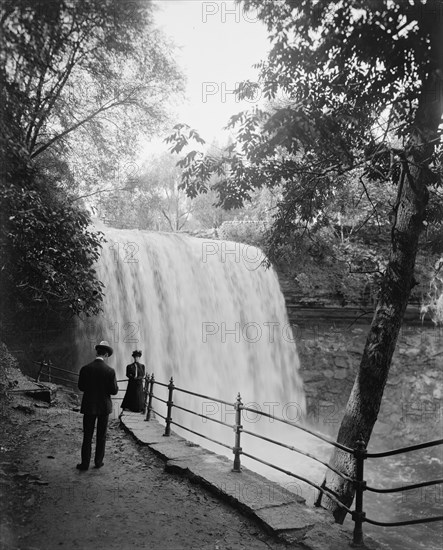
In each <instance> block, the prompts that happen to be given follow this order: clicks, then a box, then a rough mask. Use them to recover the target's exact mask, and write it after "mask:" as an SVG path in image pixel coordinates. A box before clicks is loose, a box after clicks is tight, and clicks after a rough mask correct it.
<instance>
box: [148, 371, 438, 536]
mask: <svg viewBox="0 0 443 550" xmlns="http://www.w3.org/2000/svg"><path fill="white" fill-rule="evenodd" d="M145 382H146V383H145V396H146V420H147V421H149V420H150V419H151V418H152V414H153V413H154V414H155V415H156V416H159V417H160V418H162V419H163V420H164V421H165V432H164V435H165V436H169V435H171V425H174V426H177V427H178V428H182V429H183V430H185V431H187V432H190V433H192V434H194V435H197V436H199V437H202V438H203V439H206V440H209V441H211V442H213V443H216V444H217V445H221V446H222V447H225V448H227V449H230V450H232V452H233V454H234V461H233V467H232V470H233V471H234V472H241V458H240V457H241V456H242V455H243V456H245V457H248V458H250V459H252V460H255V461H257V462H260V463H261V464H265V465H266V466H269V467H271V468H273V469H274V470H278V471H279V472H282V473H284V474H286V475H288V476H291V477H294V478H296V479H298V480H300V481H303V482H305V483H307V484H308V485H310V486H312V487H314V488H315V489H317V490H318V491H319V498H318V499H317V501H316V503H315V505H316V506H320V501H321V496H322V495H325V496H327V497H328V498H330V499H331V500H333V501H334V502H335V503H336V504H337V506H339V507H340V508H342V509H344V510H346V512H347V513H349V514H350V515H351V518H352V520H353V521H354V532H353V545H354V546H364V544H363V523H364V522H367V523H370V524H372V525H378V526H382V527H398V526H405V525H415V524H419V523H430V522H434V521H442V520H443V515H442V516H433V517H427V518H420V519H413V520H406V521H395V522H382V521H375V520H372V519H370V518H368V517H366V514H365V512H364V510H363V495H364V492H365V491H371V492H374V493H397V492H400V491H408V490H412V489H418V488H420V487H429V486H431V485H439V484H442V483H443V479H434V480H432V481H424V482H421V483H414V484H411V485H406V486H403V487H393V488H388V489H380V488H376V487H371V486H369V485H367V482H366V481H365V479H364V463H365V460H366V459H368V458H382V457H389V456H394V455H398V454H402V453H408V452H411V451H416V450H419V449H426V448H429V447H435V446H437V445H441V444H442V443H443V439H438V440H435V441H429V442H427V443H422V444H420V445H412V446H409V447H403V448H400V449H394V450H392V451H387V452H382V453H368V452H367V450H366V445H365V442H364V441H362V440H359V441H357V442H356V445H355V448H353V449H352V448H350V447H346V446H345V445H341V444H340V443H337V442H336V441H333V440H332V439H330V438H328V437H326V436H324V435H323V434H320V433H317V432H315V431H312V430H310V429H308V428H305V427H303V426H300V425H299V424H296V423H294V422H291V421H289V420H286V419H284V418H281V417H279V416H276V415H273V414H268V413H265V412H262V411H259V410H257V409H252V408H249V407H246V406H244V405H243V403H242V400H241V396H240V394H238V395H237V399H236V401H235V402H234V403H232V402H228V401H224V400H222V399H218V398H215V397H210V396H207V395H203V394H201V393H196V392H192V391H189V390H186V389H183V388H179V387H177V386H175V385H174V380H173V378H171V379H170V381H169V384H165V383H162V382H158V381H157V380H155V378H154V375H153V374H151V375H150V376H147V377H146V379H145ZM156 385H157V386H162V387H164V388H166V389H167V391H168V397H167V399H161V398H160V397H158V396H156V395H155V394H154V386H156ZM174 392H181V393H184V394H188V395H191V396H194V397H197V398H201V399H210V400H211V401H214V402H215V403H220V404H224V405H228V406H231V407H232V406H233V407H234V410H235V423H234V424H229V423H227V422H223V421H222V420H218V419H216V418H212V417H211V416H208V415H205V414H202V413H199V412H196V411H193V410H191V409H187V408H185V407H181V406H179V405H176V404H175V403H174V400H173V399H174ZM154 400H155V401H158V402H161V403H163V404H165V405H166V410H167V412H166V416H164V415H162V414H160V412H159V411H158V410H157V409H155V408H154V407H153V401H154ZM174 408H175V409H178V410H181V411H184V412H186V413H189V414H191V415H194V416H198V417H200V418H204V419H205V420H209V421H211V422H216V423H217V424H222V425H224V426H226V427H228V428H231V429H233V430H234V445H233V446H232V447H231V446H230V445H227V444H226V443H224V442H222V441H218V440H216V439H214V438H211V437H208V436H207V435H205V434H203V433H201V432H197V431H195V430H192V429H190V428H189V427H187V426H185V425H183V424H179V423H178V422H176V421H175V420H173V417H172V411H173V409H174ZM242 411H250V412H253V413H255V414H259V415H261V416H265V417H268V418H270V419H272V420H276V421H277V422H281V423H283V424H287V425H289V426H293V427H294V428H297V429H299V430H302V431H303V432H306V433H308V434H310V435H312V436H314V437H316V438H318V439H320V440H322V441H323V442H325V443H327V444H329V445H332V446H333V447H336V448H337V449H340V450H342V451H344V452H346V453H349V454H350V455H352V456H353V457H354V458H355V461H356V477H355V478H351V477H349V476H347V475H346V474H343V473H342V472H340V471H339V470H337V469H335V468H333V467H332V466H330V465H329V464H328V463H326V462H324V461H322V460H320V459H319V458H317V457H315V456H313V455H312V454H310V453H307V452H305V451H303V450H301V449H298V448H296V447H294V446H292V445H286V444H285V443H282V442H280V441H277V440H274V439H271V438H269V437H265V436H263V435H260V434H257V433H254V432H251V431H249V430H245V429H244V427H243V425H242ZM242 434H248V435H250V436H252V437H256V438H259V439H261V440H264V441H267V442H269V443H272V444H275V445H278V446H280V447H284V448H286V449H289V450H291V451H294V452H296V453H299V454H302V455H304V456H306V457H308V458H310V459H312V460H315V461H317V462H319V463H320V464H322V465H323V466H326V468H328V469H329V470H332V471H333V472H334V473H336V474H337V475H338V476H340V477H341V478H343V479H345V480H346V481H349V482H351V483H352V484H353V485H354V488H355V509H354V510H351V509H350V508H348V507H347V506H345V505H344V504H343V503H342V502H340V500H339V499H338V497H337V496H336V495H335V494H334V493H333V492H331V491H330V490H329V489H328V488H327V487H325V486H324V485H323V486H320V485H318V484H316V483H314V482H313V481H311V480H309V479H307V478H305V477H303V476H300V475H298V474H296V473H294V472H291V471H289V470H286V469H284V468H280V467H279V466H276V465H274V464H271V463H270V462H267V461H265V460H263V459H261V458H259V457H257V456H254V455H252V454H249V453H247V452H245V451H244V450H243V449H242V446H241V435H242Z"/></svg>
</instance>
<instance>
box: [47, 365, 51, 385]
mask: <svg viewBox="0 0 443 550" xmlns="http://www.w3.org/2000/svg"><path fill="white" fill-rule="evenodd" d="M48 382H51V361H48Z"/></svg>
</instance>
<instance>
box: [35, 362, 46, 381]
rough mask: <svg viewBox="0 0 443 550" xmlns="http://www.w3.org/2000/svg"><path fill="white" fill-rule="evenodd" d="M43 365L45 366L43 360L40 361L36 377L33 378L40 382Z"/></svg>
mask: <svg viewBox="0 0 443 550" xmlns="http://www.w3.org/2000/svg"><path fill="white" fill-rule="evenodd" d="M44 366H45V362H44V361H40V368H39V371H38V374H37V378H36V379H35V381H36V382H40V376H41V374H42V370H43V367H44Z"/></svg>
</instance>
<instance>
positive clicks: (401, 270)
mask: <svg viewBox="0 0 443 550" xmlns="http://www.w3.org/2000/svg"><path fill="white" fill-rule="evenodd" d="M244 5H245V8H246V9H249V8H254V9H255V10H256V11H257V13H258V17H259V18H260V19H261V20H262V21H264V22H265V24H266V25H267V28H268V32H269V37H270V40H271V42H272V49H271V51H270V53H269V56H268V59H267V60H266V61H265V62H262V63H260V64H259V68H260V82H259V83H251V82H245V83H243V84H242V85H241V86H240V87H239V90H238V92H239V95H240V96H242V97H254V96H255V97H257V90H262V91H263V95H264V97H265V98H266V99H267V100H268V101H269V104H268V105H267V106H266V108H259V107H258V106H257V107H256V108H255V109H254V110H253V111H252V112H249V113H246V112H245V113H240V114H239V115H236V116H235V117H233V118H232V119H231V121H230V126H231V127H233V128H237V143H236V144H234V145H233V146H231V147H229V148H228V149H227V150H226V152H225V155H223V157H222V158H221V159H214V158H212V157H204V156H199V155H198V154H195V153H193V152H191V153H189V154H188V156H187V157H185V159H184V160H183V161H182V166H184V168H185V174H184V181H183V183H184V185H185V186H186V187H187V188H188V190H189V192H190V193H191V195H192V194H193V193H195V192H196V191H198V192H202V191H204V190H205V189H206V182H207V181H208V178H209V177H210V175H211V174H212V173H217V174H219V175H221V176H223V177H222V178H221V182H220V185H219V186H218V190H219V193H220V202H221V204H223V205H225V206H228V207H233V206H238V205H241V204H242V203H243V201H245V200H247V199H248V196H249V194H250V191H251V189H254V188H257V187H261V186H263V185H266V186H270V187H274V186H276V185H280V184H283V199H282V201H281V202H280V204H279V209H278V212H277V214H276V216H275V221H274V226H273V232H272V234H271V237H270V241H269V253H270V255H271V258H272V257H273V256H275V254H278V253H279V251H280V250H281V249H282V246H285V245H286V246H287V245H288V244H289V245H290V244H291V239H293V236H294V234H296V233H297V232H300V231H305V232H308V231H310V230H311V229H312V228H313V227H315V225H316V223H317V224H318V220H320V219H321V216H322V215H323V213H324V212H325V211H326V210H327V208H328V205H329V204H330V203H331V201H334V200H335V199H336V197H337V194H338V193H340V192H342V190H343V182H344V177H345V176H346V175H347V174H349V175H350V176H351V177H353V178H354V179H355V181H359V183H360V185H361V189H362V190H363V191H364V192H367V190H368V185H369V183H370V182H379V184H380V185H381V188H382V189H383V187H384V188H385V189H386V192H384V191H383V192H381V193H380V194H379V195H378V197H379V198H383V199H384V200H386V199H387V198H388V197H389V196H390V195H391V193H390V192H389V191H388V190H389V189H390V186H391V185H394V186H395V187H394V189H395V199H394V201H393V204H392V205H389V202H388V201H387V202H386V204H385V206H384V208H383V209H382V210H383V211H384V212H383V211H380V216H381V217H384V223H385V222H386V218H385V213H386V209H387V208H388V207H389V208H388V210H389V215H388V219H389V221H390V228H389V233H388V235H389V254H388V255H387V256H386V257H385V258H384V269H383V271H382V274H381V276H380V280H379V285H378V286H379V292H378V302H377V306H376V309H375V313H374V317H373V320H372V324H371V327H370V330H369V333H368V337H367V341H366V345H365V348H364V351H363V356H362V360H361V364H360V368H359V371H358V374H357V377H356V380H355V384H354V387H353V389H352V392H351V395H350V398H349V401H348V405H347V408H346V411H345V415H344V418H343V422H342V424H341V426H340V429H339V433H338V441H339V442H340V443H342V444H344V445H346V446H349V447H354V446H355V444H356V441H357V440H358V439H362V440H363V441H364V442H365V444H367V443H368V442H369V439H370V436H371V433H372V429H373V426H374V424H375V422H376V420H377V415H378V412H379V409H380V403H381V399H382V395H383V390H384V386H385V384H386V380H387V377H388V373H389V368H390V364H391V358H392V354H393V352H394V349H395V345H396V341H397V337H398V334H399V329H400V326H401V323H402V319H403V316H404V312H405V309H406V306H407V303H408V300H409V297H410V293H411V290H412V289H413V287H414V286H415V285H416V280H415V277H414V268H415V263H416V256H417V252H418V250H419V249H420V247H421V246H422V245H423V240H422V241H421V244H419V243H420V240H419V239H420V236H421V235H422V233H423V228H424V227H425V226H427V227H430V226H434V227H435V230H433V231H434V234H438V233H439V232H440V228H441V220H442V217H443V216H442V213H443V207H442V203H443V201H442V196H441V145H440V130H439V125H440V122H441V115H442V103H443V102H442V90H443V87H442V78H443V55H442V48H443V41H442V40H441V34H442V20H443V12H442V2H441V1H439V0H429V1H427V2H421V1H418V0H411V1H409V2H403V1H400V0H399V1H395V0H392V1H389V2H388V1H387V0H371V1H370V2H363V1H361V0H342V1H341V2H332V1H329V0H318V1H317V2H313V1H311V0H297V1H295V0H279V1H278V2H274V1H273V0H264V1H263V0H245V1H244ZM193 133H194V135H195V131H193ZM183 136H184V137H183ZM189 137H190V132H189V130H188V129H186V128H185V127H183V126H181V127H177V128H176V130H175V132H174V133H173V134H172V135H171V136H170V139H171V141H172V142H174V143H175V144H176V147H178V150H180V144H182V143H185V142H187V141H188V139H189ZM365 190H366V191H365ZM360 192H361V191H360ZM371 201H372V202H374V197H371ZM331 466H333V467H335V469H338V470H340V471H341V472H343V473H345V474H346V475H347V476H349V477H355V471H354V468H355V463H354V459H353V457H352V456H351V457H350V456H349V455H348V454H346V453H343V452H341V451H336V452H334V454H333V456H332V458H331ZM325 487H326V489H329V490H330V491H332V492H333V493H334V494H336V495H337V496H338V497H339V499H340V500H341V501H342V502H343V503H344V504H345V505H347V506H349V505H350V504H351V503H352V499H353V494H354V489H353V486H352V484H351V483H349V482H347V481H345V480H343V479H342V478H341V477H339V476H337V475H336V474H335V473H333V472H329V473H328V474H327V476H326V479H325ZM323 502H324V505H325V506H327V507H328V508H330V509H331V510H332V511H333V513H334V516H335V518H336V521H338V522H342V521H343V519H344V517H345V513H344V512H343V509H341V508H339V507H338V506H337V505H336V504H335V503H334V502H333V501H332V500H330V499H327V498H325V499H323Z"/></svg>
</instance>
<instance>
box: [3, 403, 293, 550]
mask: <svg viewBox="0 0 443 550" xmlns="http://www.w3.org/2000/svg"><path fill="white" fill-rule="evenodd" d="M12 405H14V404H12ZM17 406H18V408H11V404H9V405H8V407H7V411H6V408H5V407H4V409H3V410H2V417H3V418H2V427H1V437H2V439H1V448H0V491H1V500H0V514H1V520H0V547H1V548H2V549H5V550H6V549H8V550H9V549H11V550H12V549H14V550H15V549H23V550H36V549H41V550H51V549H56V548H57V549H65V550H71V549H79V550H89V549H91V550H92V549H94V550H101V549H106V550H113V549H118V550H127V549H131V550H132V549H137V548H143V549H152V550H185V549H208V550H209V549H211V550H216V549H218V550H227V549H232V550H234V549H235V550H237V549H245V550H246V549H247V550H251V549H252V550H255V549H257V550H261V549H263V550H265V549H269V548H272V549H275V550H281V549H283V548H287V546H286V545H285V544H284V543H281V542H279V541H277V540H275V539H274V538H273V537H272V536H269V535H268V534H266V533H264V532H263V531H262V529H261V528H260V527H259V526H258V525H256V524H255V523H254V522H253V521H252V520H250V519H248V518H246V517H244V516H242V515H241V514H240V513H238V512H237V511H235V510H233V509H232V508H230V507H229V506H227V505H226V504H224V503H223V502H221V501H219V500H218V499H217V498H215V497H213V496H212V495H211V494H210V493H208V492H206V491H205V490H204V489H202V488H200V487H197V486H194V485H192V483H191V482H189V481H188V480H186V479H182V478H180V477H177V476H174V475H172V474H169V473H165V472H164V465H163V462H162V461H161V460H160V459H159V458H157V457H156V456H155V455H153V454H152V452H151V451H149V450H148V449H146V448H143V447H140V446H138V445H137V444H136V443H135V442H134V441H133V440H132V439H131V438H130V436H128V435H127V434H126V433H125V432H123V430H122V429H121V428H120V427H119V423H118V421H116V420H113V421H112V422H111V423H110V428H109V433H108V442H107V449H106V456H105V466H104V467H103V468H102V469H100V470H95V469H90V470H88V471H87V472H79V471H78V470H76V469H75V465H76V464H77V462H79V454H80V453H79V452H80V445H81V438H82V429H81V419H82V417H81V415H80V414H79V413H78V412H73V411H72V410H71V409H70V408H60V407H58V408H54V407H50V408H47V409H46V408H37V407H35V402H33V401H32V400H31V399H29V400H27V401H24V400H23V399H22V400H21V405H20V404H19V405H17V401H16V402H15V407H17ZM6 412H7V413H8V414H5V413H6ZM11 413H12V414H11Z"/></svg>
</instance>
